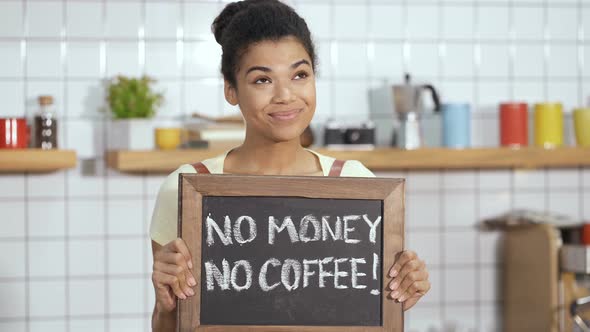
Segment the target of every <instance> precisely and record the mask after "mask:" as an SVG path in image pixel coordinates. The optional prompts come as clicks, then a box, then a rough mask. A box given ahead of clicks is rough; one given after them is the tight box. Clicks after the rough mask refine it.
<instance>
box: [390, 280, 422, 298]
mask: <svg viewBox="0 0 590 332" xmlns="http://www.w3.org/2000/svg"><path fill="white" fill-rule="evenodd" d="M429 289H430V282H428V280H422V281H414V282H413V283H412V284H411V285H410V287H408V288H407V290H406V291H405V292H404V293H403V294H401V296H400V297H399V298H398V301H399V302H404V301H406V300H407V299H409V298H412V297H414V296H416V295H417V296H418V297H420V296H422V295H424V293H426V292H428V290H429Z"/></svg>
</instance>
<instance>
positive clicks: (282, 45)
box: [225, 37, 316, 142]
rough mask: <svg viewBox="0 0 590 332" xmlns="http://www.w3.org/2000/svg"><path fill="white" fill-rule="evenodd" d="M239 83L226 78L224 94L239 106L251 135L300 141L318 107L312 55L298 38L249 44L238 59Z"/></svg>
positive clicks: (237, 78) (278, 140)
mask: <svg viewBox="0 0 590 332" xmlns="http://www.w3.org/2000/svg"><path fill="white" fill-rule="evenodd" d="M236 85H237V86H236V87H235V88H234V87H231V86H230V85H229V84H228V82H225V97H226V99H227V101H228V102H229V103H230V104H232V105H237V104H239V105H240V109H241V111H242V114H243V115H244V119H245V120H246V124H247V128H248V129H247V130H248V135H256V136H263V137H264V138H266V139H270V140H272V141H273V142H284V141H290V140H293V139H297V140H298V139H299V136H300V135H301V133H302V132H303V131H304V130H305V128H306V127H307V126H308V125H309V123H310V122H311V119H312V117H313V114H314V112H315V106H316V96H315V76H314V72H313V69H312V60H311V58H310V57H309V54H307V51H306V50H305V48H304V47H303V46H302V45H301V43H300V42H299V41H298V40H297V39H295V38H292V37H286V38H282V39H280V40H278V41H263V42H259V43H256V44H253V45H251V46H250V47H249V48H248V50H247V52H246V53H245V54H244V55H243V56H242V58H241V59H240V63H239V69H238V71H237V73H236Z"/></svg>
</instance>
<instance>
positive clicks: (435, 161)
mask: <svg viewBox="0 0 590 332" xmlns="http://www.w3.org/2000/svg"><path fill="white" fill-rule="evenodd" d="M315 151H317V152H319V153H321V154H324V155H328V156H332V157H335V158H338V159H345V160H350V159H356V160H359V161H361V162H362V163H363V164H364V165H365V166H367V167H368V168H369V169H371V170H373V171H391V170H403V169H411V170H416V169H422V170H424V169H480V168H481V169H494V168H496V169H500V168H544V167H564V168H567V167H578V166H590V148H577V147H564V148H559V149H551V150H546V149H540V148H523V149H508V148H485V149H465V150H454V149H443V148H425V149H419V150H400V149H392V148H379V149H376V150H373V151H335V150H326V149H315ZM223 152H224V151H223V150H208V149H194V150H173V151H111V152H109V153H108V154H107V164H108V166H109V167H111V168H114V169H116V170H119V171H122V172H156V173H167V172H171V171H173V170H175V169H176V168H177V167H178V166H180V165H182V164H191V163H195V162H197V161H200V160H203V159H207V158H211V157H214V156H217V155H219V154H221V153H223Z"/></svg>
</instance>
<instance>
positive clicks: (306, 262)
mask: <svg viewBox="0 0 590 332" xmlns="http://www.w3.org/2000/svg"><path fill="white" fill-rule="evenodd" d="M318 263H319V260H317V259H304V260H303V288H305V287H307V286H309V277H311V276H313V275H315V271H310V270H309V266H310V265H311V264H316V265H317V264H318Z"/></svg>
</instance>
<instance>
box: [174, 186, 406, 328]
mask: <svg viewBox="0 0 590 332" xmlns="http://www.w3.org/2000/svg"><path fill="white" fill-rule="evenodd" d="M208 197H215V198H219V197H227V198H228V199H229V198H234V199H235V198H241V197H250V198H266V197H268V198H271V197H274V198H277V197H279V198H285V199H287V198H305V199H335V200H356V201H364V200H367V201H379V203H380V204H381V205H380V206H381V207H382V211H381V212H382V223H380V224H381V225H380V227H381V228H380V230H381V238H382V240H381V242H380V245H381V257H379V258H380V262H381V264H380V269H379V272H377V273H379V274H380V275H379V277H380V284H381V285H379V287H380V289H379V291H380V292H378V293H377V294H378V295H377V296H378V297H379V298H380V300H378V301H377V304H378V305H380V307H381V308H380V309H381V312H380V313H379V315H380V325H378V326H357V325H354V326H345V325H342V324H340V325H323V324H318V325H313V326H310V325H308V324H305V325H303V324H302V325H294V324H291V325H282V324H280V323H279V324H272V325H266V324H255V325H236V324H215V325H209V324H207V325H205V324H203V325H202V324H201V319H202V317H201V309H202V308H201V295H202V289H201V287H204V286H203V282H202V280H203V273H202V269H203V267H202V264H203V262H202V260H203V258H202V253H203V249H207V248H206V245H205V246H203V244H204V241H205V240H204V239H203V235H204V230H203V222H204V221H203V218H204V217H203V211H204V202H205V199H207V198H208ZM179 198H180V199H179V214H178V236H179V237H181V238H182V239H184V241H185V242H186V244H187V246H188V248H189V250H190V252H191V253H192V259H193V261H192V263H193V266H194V268H193V275H194V277H195V279H196V280H197V282H198V285H197V286H195V287H194V288H193V289H194V291H195V296H192V297H190V298H188V299H186V300H178V305H177V326H176V331H182V332H188V331H191V332H193V331H205V332H221V331H228V332H238V331H239V332H242V331H243V332H253V331H262V332H270V331H273V332H276V331H279V332H287V331H294V332H295V331H298V332H299V331H300V332H311V331H319V332H336V331H338V332H377V331H379V332H403V326H404V323H403V309H402V305H401V304H400V303H397V302H395V301H392V300H390V299H387V294H388V293H389V292H387V291H384V287H386V285H387V284H388V281H389V280H390V278H389V277H388V275H387V273H388V269H389V267H391V266H392V265H393V263H394V261H395V257H396V255H397V254H399V253H400V252H401V251H402V250H403V241H404V237H403V234H404V180H403V179H392V178H344V177H295V176H288V177H285V176H247V175H211V174H180V177H179ZM207 222H208V220H207ZM238 227H239V226H238ZM269 227H270V226H269ZM221 231H223V230H221ZM207 240H209V238H207ZM204 247H205V248H204ZM319 273H320V272H318V274H319ZM367 274H368V273H367ZM373 274H375V272H373ZM277 284H279V282H277ZM312 307H313V305H312ZM236 311H237V310H236ZM232 314H233V312H227V313H226V317H228V316H231V315H232ZM341 316H345V315H341ZM341 316H338V317H341ZM203 317H204V316H203Z"/></svg>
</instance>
